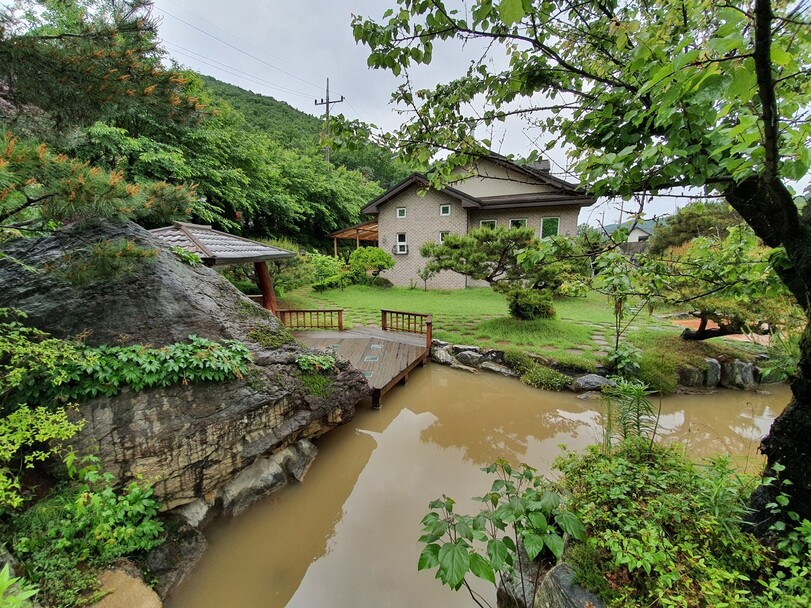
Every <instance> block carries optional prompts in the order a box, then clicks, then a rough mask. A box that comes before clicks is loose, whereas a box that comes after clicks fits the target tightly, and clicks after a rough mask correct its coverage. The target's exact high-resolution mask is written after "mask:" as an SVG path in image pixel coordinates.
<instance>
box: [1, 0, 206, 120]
mask: <svg viewBox="0 0 811 608" xmlns="http://www.w3.org/2000/svg"><path fill="white" fill-rule="evenodd" d="M150 7H151V3H150V2H148V1H147V0H65V1H60V2H56V1H53V0H38V1H33V0H15V1H14V2H12V3H10V4H9V5H8V6H6V7H3V8H2V9H1V10H0V82H2V83H3V85H4V91H3V92H2V98H3V99H4V100H5V101H6V102H7V103H9V104H10V106H11V111H10V112H8V115H7V116H6V119H7V120H8V121H9V122H10V123H11V126H12V127H15V128H16V127H18V126H23V125H25V124H27V125H28V126H31V125H32V123H31V122H30V119H31V116H32V114H36V112H35V110H36V111H40V112H43V113H44V116H43V119H44V121H43V122H44V123H45V124H44V125H40V126H42V127H44V128H45V129H46V130H50V129H54V130H55V131H56V133H63V132H64V131H65V130H67V129H69V128H71V127H73V126H74V125H77V124H78V125H87V124H90V123H92V122H93V121H94V120H98V119H100V118H104V117H108V116H111V115H118V116H125V115H132V116H138V115H143V114H147V115H149V116H151V117H153V118H154V119H160V120H163V121H176V120H179V119H185V118H188V117H190V116H193V115H195V114H196V113H197V112H199V111H200V110H202V106H201V105H200V103H199V100H198V99H195V98H193V97H189V96H186V95H184V92H183V85H184V80H183V78H182V77H181V76H180V75H179V74H177V73H176V72H174V71H172V70H165V69H164V68H163V67H162V65H161V58H162V51H161V50H160V48H159V47H158V45H157V28H156V21H155V20H154V19H153V18H152V16H151V13H150ZM0 116H1V115H0ZM18 123H21V124H20V125H18ZM49 123H50V124H49ZM38 131H39V132H40V134H41V132H42V131H41V129H38Z"/></svg>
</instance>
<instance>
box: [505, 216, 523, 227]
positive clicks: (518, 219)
mask: <svg viewBox="0 0 811 608" xmlns="http://www.w3.org/2000/svg"><path fill="white" fill-rule="evenodd" d="M513 222H524V223H523V224H522V225H521V226H513ZM508 225H509V226H510V230H512V229H513V228H526V227H527V218H525V217H511V218H510V222H509V224H508Z"/></svg>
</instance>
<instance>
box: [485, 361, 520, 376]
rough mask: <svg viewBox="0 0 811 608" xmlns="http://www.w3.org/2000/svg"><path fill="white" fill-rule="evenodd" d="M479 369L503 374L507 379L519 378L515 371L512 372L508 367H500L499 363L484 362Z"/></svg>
mask: <svg viewBox="0 0 811 608" xmlns="http://www.w3.org/2000/svg"><path fill="white" fill-rule="evenodd" d="M479 368H481V369H486V370H487V371H488V372H494V373H496V374H501V375H502V376H506V377H507V378H517V377H518V374H516V373H515V372H514V371H513V370H511V369H510V368H509V367H507V366H506V365H500V364H498V363H493V362H492V361H485V362H483V363H482V364H481V365H480V366H479Z"/></svg>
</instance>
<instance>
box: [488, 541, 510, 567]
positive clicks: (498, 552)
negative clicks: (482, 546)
mask: <svg viewBox="0 0 811 608" xmlns="http://www.w3.org/2000/svg"><path fill="white" fill-rule="evenodd" d="M507 553H508V552H507V545H505V544H504V543H503V542H502V541H500V540H498V539H492V540H490V541H488V543H487V556H488V557H489V558H490V563H491V564H493V568H495V569H496V570H499V569H501V566H503V565H504V562H505V561H506V560H507Z"/></svg>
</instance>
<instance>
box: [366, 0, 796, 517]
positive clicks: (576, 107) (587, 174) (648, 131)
mask: <svg viewBox="0 0 811 608" xmlns="http://www.w3.org/2000/svg"><path fill="white" fill-rule="evenodd" d="M396 4H397V7H396V9H391V10H389V11H387V12H386V13H385V15H384V16H383V22H381V23H377V22H375V21H373V20H368V19H363V18H356V19H355V20H354V22H353V27H354V33H355V37H356V38H357V39H358V40H360V41H362V42H364V43H365V44H367V45H368V46H369V47H370V56H369V60H368V62H369V65H370V66H372V67H375V68H385V69H389V70H391V71H392V72H394V73H395V74H403V73H405V74H408V70H409V68H411V67H412V66H413V65H415V64H418V63H430V61H431V59H432V57H433V55H434V53H435V48H434V46H435V44H437V43H441V42H442V41H446V40H450V39H457V40H463V41H467V42H470V41H473V40H481V41H483V43H484V44H483V45H481V46H475V45H474V46H475V48H482V49H483V51H482V55H481V56H480V57H479V58H478V59H477V60H475V61H474V62H473V63H472V64H471V65H470V67H469V68H468V70H467V71H466V72H465V73H464V74H462V75H460V76H459V77H458V78H456V79H454V80H452V81H450V82H448V83H443V84H439V85H437V86H436V87H435V88H434V89H430V90H415V88H414V87H413V86H411V83H410V81H409V82H406V83H405V84H404V85H403V86H401V87H399V88H398V89H397V90H396V92H395V93H394V96H393V97H394V100H395V101H396V102H398V103H400V104H402V105H405V106H407V107H409V108H410V109H411V110H413V118H412V119H411V120H410V121H408V122H406V123H405V124H404V125H403V126H402V128H401V129H400V130H399V131H398V133H396V134H394V135H393V136H392V140H393V141H394V142H396V143H398V144H399V146H400V147H401V149H403V150H404V151H406V152H408V153H410V154H412V155H413V156H415V157H416V158H417V159H418V160H422V161H426V160H428V159H430V158H432V157H433V156H434V154H435V152H436V151H437V150H438V149H451V150H454V151H456V152H457V153H456V154H451V155H450V157H449V158H448V160H447V162H445V163H444V169H443V171H439V172H438V174H437V175H438V178H439V179H441V178H442V177H443V176H445V177H447V176H449V175H450V174H451V172H452V171H453V168H454V166H460V165H463V164H464V163H465V162H467V160H468V159H469V157H470V155H472V154H481V153H483V151H484V150H483V148H484V147H486V146H487V145H488V143H489V142H486V141H484V142H483V143H479V142H476V141H475V137H474V135H475V129H476V127H478V126H479V125H483V126H484V125H487V124H491V123H493V122H494V121H500V120H504V119H505V118H506V117H507V116H508V115H522V116H524V117H526V118H527V120H528V121H529V122H530V123H531V124H532V125H533V126H536V127H539V128H540V129H542V130H544V131H545V132H546V133H547V134H548V137H549V140H550V141H558V142H560V143H561V144H563V145H566V146H567V148H568V151H569V154H570V156H571V158H572V160H573V165H574V169H575V171H576V172H577V173H579V175H580V177H581V180H582V182H583V183H584V184H586V185H587V186H588V188H589V190H590V192H591V194H594V195H617V196H624V197H629V196H631V195H633V194H634V193H638V192H639V193H660V192H663V191H666V190H668V189H672V188H679V187H690V186H693V187H703V188H704V189H705V190H706V192H707V194H709V195H715V196H721V197H723V198H724V199H725V200H726V201H727V202H728V203H729V204H730V205H732V207H733V208H734V209H735V210H736V211H737V212H738V213H739V214H740V215H741V216H742V217H743V218H744V219H745V220H746V222H747V223H748V224H749V225H750V226H751V227H752V228H753V229H754V231H755V233H756V234H757V236H758V237H760V238H761V239H762V240H763V242H764V243H765V244H766V245H767V246H768V247H779V246H782V247H784V249H785V253H786V256H785V259H784V260H783V263H782V264H781V265H779V266H777V267H776V271H777V273H778V274H779V276H780V277H781V279H782V280H783V281H784V282H785V283H786V285H787V286H788V287H789V289H790V290H791V292H792V293H793V294H794V295H795V297H796V298H797V301H798V302H800V303H801V305H802V306H803V308H804V310H805V312H806V315H809V314H811V255H809V251H811V216H809V215H808V214H806V213H804V212H802V211H801V210H799V209H798V207H797V206H796V205H795V201H794V197H793V193H792V191H791V189H790V186H789V184H790V183H791V180H798V179H801V178H803V177H804V176H806V175H807V173H808V168H809V162H811V151H810V150H811V147H809V139H810V138H811V122H809V120H808V110H809V105H811V85H809V67H810V66H811V27H809V16H808V6H807V4H806V3H804V2H799V3H798V2H788V1H785V0H745V1H744V2H740V3H736V4H732V5H731V4H724V3H716V2H713V1H712V0H685V1H684V2H679V3H673V2H665V1H662V0H653V1H651V2H624V3H619V2H613V1H611V2H605V1H603V0H583V1H581V0H578V1H577V2H575V1H573V0H551V1H544V2H541V1H533V0H501V1H500V2H498V3H495V2H493V1H492V0H475V1H473V2H471V3H468V4H465V5H464V6H463V7H461V8H459V9H456V8H451V7H449V6H448V3H446V2H444V1H442V0H398V1H397V3H396ZM472 44H473V43H471V45H472ZM474 46H470V45H469V48H474ZM496 53H506V59H507V61H506V67H504V68H501V67H499V66H505V62H504V61H503V60H502V59H501V58H498V59H496V60H492V61H491V59H492V57H491V54H496ZM474 101H475V103H474ZM482 105H484V108H482ZM542 110H546V111H545V112H544V111H542ZM792 391H793V395H794V399H793V401H792V403H791V404H790V405H789V407H787V408H786V410H785V411H784V412H783V414H781V416H780V417H779V418H778V419H777V420H776V421H775V423H774V424H773V426H772V429H771V431H770V433H769V435H768V436H767V437H766V438H765V439H764V441H763V443H762V445H761V449H762V450H763V451H764V453H765V454H766V455H767V458H768V465H767V470H768V472H769V473H772V472H775V471H774V465H775V464H776V463H778V462H780V463H783V464H784V465H785V470H783V471H782V472H781V473H780V476H782V477H787V478H789V479H791V480H792V481H793V482H794V486H793V488H794V489H793V492H794V495H795V498H796V503H795V504H797V505H798V510H801V511H802V515H803V516H805V517H811V461H809V455H808V449H807V437H808V436H809V434H811V326H809V327H808V328H807V329H806V331H805V335H804V338H803V340H802V356H801V360H800V365H799V376H798V378H797V379H796V380H795V381H794V382H793V383H792ZM800 506H801V507H800Z"/></svg>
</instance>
